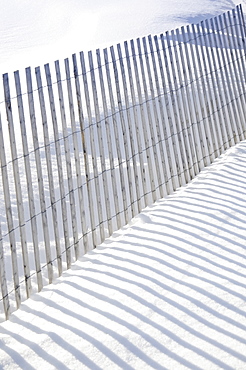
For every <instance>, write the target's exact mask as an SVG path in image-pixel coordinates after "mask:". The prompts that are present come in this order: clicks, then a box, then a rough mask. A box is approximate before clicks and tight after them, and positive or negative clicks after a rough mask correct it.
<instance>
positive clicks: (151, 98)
mask: <svg viewBox="0 0 246 370" xmlns="http://www.w3.org/2000/svg"><path fill="white" fill-rule="evenodd" d="M245 56H246V54H243V55H242V56H240V57H238V58H235V59H233V60H231V61H229V62H228V63H226V64H224V65H222V66H221V67H219V68H217V69H214V70H212V71H209V72H208V73H205V74H203V75H200V76H198V78H194V79H192V80H190V81H189V82H188V83H187V84H181V86H179V87H177V88H176V89H172V90H167V91H166V92H163V93H161V94H157V95H155V96H154V97H150V98H149V99H146V100H144V101H143V102H142V103H136V104H132V105H131V106H129V107H126V108H122V109H117V108H116V112H114V113H112V114H109V115H107V116H104V117H103V118H102V119H100V120H99V121H95V122H93V123H90V124H89V125H88V126H86V127H84V128H80V129H79V130H76V131H74V132H71V134H68V135H66V136H62V137H59V138H58V139H56V140H54V141H51V142H49V144H44V145H41V146H39V147H38V148H35V149H33V150H30V151H29V153H28V154H26V155H24V154H22V155H20V156H18V157H17V158H14V159H11V160H10V161H8V162H7V163H6V164H5V165H4V166H3V167H5V166H9V165H10V164H12V163H13V162H15V161H18V160H20V159H22V158H25V157H28V156H30V155H31V154H33V153H35V152H36V151H38V150H41V149H45V148H46V147H50V146H52V145H53V144H56V143H57V142H61V141H65V140H66V139H69V138H70V137H72V136H73V135H75V134H79V133H83V132H86V131H87V130H90V129H91V128H93V127H94V126H97V125H99V124H101V123H102V122H104V121H106V120H108V119H110V118H114V117H115V116H117V115H118V114H119V113H121V112H127V111H129V110H131V109H134V108H137V107H142V106H144V105H146V104H147V103H149V102H152V101H154V100H156V99H159V98H161V97H165V96H168V95H169V94H173V93H177V92H178V91H180V90H182V89H186V88H187V87H189V86H191V85H192V84H193V83H195V82H196V83H197V82H198V81H199V80H201V79H203V78H204V77H209V76H212V75H213V74H215V73H216V72H219V71H221V70H223V69H224V68H225V67H227V66H230V65H231V64H234V63H235V62H238V61H239V60H243V59H244V57H245ZM87 121H88V120H84V122H87Z"/></svg>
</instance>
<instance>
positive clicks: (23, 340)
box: [1, 317, 99, 370]
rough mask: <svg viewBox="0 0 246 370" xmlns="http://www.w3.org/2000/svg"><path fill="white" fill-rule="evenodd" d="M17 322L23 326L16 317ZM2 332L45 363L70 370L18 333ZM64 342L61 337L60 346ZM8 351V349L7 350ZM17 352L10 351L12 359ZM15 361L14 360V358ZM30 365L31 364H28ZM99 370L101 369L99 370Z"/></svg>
mask: <svg viewBox="0 0 246 370" xmlns="http://www.w3.org/2000/svg"><path fill="white" fill-rule="evenodd" d="M15 320H16V321H17V322H18V321H19V322H20V323H21V325H22V322H21V320H20V319H18V318H17V317H15ZM28 325H31V324H30V323H28ZM1 332H2V333H3V334H6V335H8V336H9V337H11V338H14V339H15V340H16V341H18V342H19V343H21V344H25V345H26V346H27V347H29V348H32V350H33V351H34V352H35V353H36V354H37V355H38V356H39V357H42V358H43V359H44V360H45V361H47V362H49V363H50V364H51V365H53V366H54V367H55V368H56V369H59V370H60V369H61V370H69V369H68V367H67V366H65V365H64V364H63V363H62V362H61V361H59V360H58V359H57V358H56V357H54V356H52V355H50V354H49V353H47V352H46V351H44V350H43V349H42V347H40V346H39V345H38V344H36V343H34V342H33V341H30V340H28V339H27V338H23V336H21V335H19V334H17V333H13V332H12V331H8V330H7V329H5V328H1ZM40 333H41V334H43V333H44V331H41V329H40ZM46 333H47V334H48V335H49V334H50V333H49V332H46ZM62 342H63V339H62V338H60V337H59V342H58V344H59V343H60V344H61V343H62ZM5 350H6V349H5ZM12 351H13V352H16V351H15V350H12V348H11V349H9V355H10V357H12V358H13V354H12V353H11V352H12ZM13 359H14V358H13ZM22 361H23V362H26V360H25V359H24V358H23V357H20V355H19V358H18V364H21V363H22ZM28 365H29V364H28ZM29 366H30V368H31V369H33V367H31V365H29ZM25 369H28V367H25ZM98 370H99V369H98Z"/></svg>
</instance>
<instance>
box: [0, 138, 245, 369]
mask: <svg viewBox="0 0 246 370" xmlns="http://www.w3.org/2000/svg"><path fill="white" fill-rule="evenodd" d="M245 180H246V141H244V142H242V143H240V144H238V145H237V146H235V147H233V148H231V149H230V150H229V151H228V152H227V153H225V154H224V155H223V156H222V157H220V159H218V160H216V161H215V163H213V164H212V165H210V166H209V167H208V168H206V169H204V170H203V171H202V172H201V174H200V175H198V177H197V178H196V179H194V180H193V181H192V183H190V184H188V185H187V186H186V187H184V188H181V189H179V190H178V191H177V192H176V193H175V194H173V195H172V196H168V197H167V198H166V199H163V200H161V201H159V202H157V203H156V204H155V205H153V206H152V207H149V208H148V209H146V210H145V211H144V212H142V213H141V214H140V215H139V216H138V217H136V218H135V219H134V220H133V221H132V223H131V225H128V226H127V227H125V228H124V229H123V230H120V231H118V232H116V233H115V234H114V235H113V237H111V238H110V239H109V240H108V241H107V242H105V243H104V244H103V245H102V246H100V247H99V248H97V249H96V250H94V251H93V252H91V253H89V254H88V255H86V256H85V257H84V258H82V260H81V261H79V262H77V263H76V264H75V265H74V266H73V268H72V269H71V270H69V271H67V272H65V273H64V275H63V277H62V278H59V279H58V280H57V282H56V283H55V284H52V285H50V286H47V287H45V288H44V290H43V292H42V293H40V294H36V295H34V296H33V297H32V298H31V299H29V300H27V301H25V302H24V303H22V305H21V309H20V310H18V311H16V312H15V313H14V314H12V315H11V319H10V321H8V322H4V323H2V324H1V326H0V333H1V334H0V368H1V369H11V370H13V369H19V368H21V369H25V370H28V369H35V370H37V369H42V370H43V369H46V370H48V369H59V370H60V369H85V368H89V369H93V370H94V369H120V368H121V369H139V370H140V369H141V370H143V369H163V368H166V369H185V368H189V369H245V368H246V302H245V293H246V269H245V268H246V258H245V256H246V255H245V250H246V247H245V237H246V233H245V230H246V227H245V222H246V182H245Z"/></svg>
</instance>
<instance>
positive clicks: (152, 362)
mask: <svg viewBox="0 0 246 370" xmlns="http://www.w3.org/2000/svg"><path fill="white" fill-rule="evenodd" d="M38 299H39V300H41V301H43V302H44V303H45V304H46V305H47V306H49V305H50V306H51V307H54V308H56V309H58V310H59V311H62V312H63V314H66V315H68V316H71V317H73V318H76V319H77V320H79V321H82V322H84V323H86V324H87V325H90V326H91V327H94V328H96V329H97V330H100V331H101V332H104V333H105V334H107V335H111V337H112V338H114V339H115V340H116V341H117V342H118V343H120V344H122V345H123V346H125V348H126V349H128V350H130V351H131V352H132V353H135V354H136V355H137V356H138V357H139V358H140V359H142V360H143V361H145V362H146V363H147V364H149V366H152V367H153V368H154V369H163V370H165V368H164V367H162V366H161V365H160V364H159V363H157V362H156V361H155V360H153V359H151V358H149V357H148V356H147V355H146V354H145V353H144V352H143V351H141V350H140V349H139V348H138V347H137V346H135V345H134V344H133V343H131V342H130V341H129V340H128V339H127V338H125V337H124V336H122V335H121V334H119V333H116V332H114V331H113V330H111V329H109V328H106V327H105V326H103V325H101V324H99V323H96V322H94V321H92V320H90V319H88V318H86V317H84V316H82V315H80V314H78V313H75V312H73V311H71V310H69V309H67V308H65V307H64V306H60V305H59V304H57V303H55V302H54V301H51V300H49V299H48V298H43V297H41V296H39V297H38ZM49 302H50V303H49ZM23 310H24V311H26V312H32V313H33V314H36V315H37V317H42V318H43V319H44V320H46V321H51V322H53V324H56V325H58V326H60V327H63V328H64V329H67V330H70V331H71V332H73V333H74V334H77V335H78V336H80V337H82V338H83V339H85V340H87V341H88V342H90V343H92V344H93V345H94V346H95V347H97V348H98V350H99V351H100V352H103V353H104V355H105V356H107V357H108V358H109V359H110V360H111V361H113V362H114V363H115V364H117V365H119V366H121V367H122V368H123V369H129V370H130V369H131V370H134V369H133V368H132V367H131V366H130V365H129V364H128V363H127V362H125V361H124V360H122V359H121V358H120V357H119V356H118V355H116V354H115V353H114V352H113V351H112V350H111V349H109V348H108V347H106V346H105V345H104V344H103V343H102V342H100V341H99V340H97V339H95V338H93V337H91V336H90V335H89V334H87V333H85V332H82V331H81V330H79V329H77V328H74V327H71V326H69V325H68V324H66V323H64V322H61V321H59V320H58V319H55V318H54V317H50V316H49V315H47V314H45V313H44V312H39V311H37V310H35V309H33V308H32V309H31V310H30V311H29V310H28V308H27V307H26V306H24V307H23ZM28 325H29V323H28ZM30 326H32V329H33V330H35V328H36V329H39V328H38V327H37V326H35V325H34V324H30ZM39 330H40V329H39ZM93 369H94V368H93Z"/></svg>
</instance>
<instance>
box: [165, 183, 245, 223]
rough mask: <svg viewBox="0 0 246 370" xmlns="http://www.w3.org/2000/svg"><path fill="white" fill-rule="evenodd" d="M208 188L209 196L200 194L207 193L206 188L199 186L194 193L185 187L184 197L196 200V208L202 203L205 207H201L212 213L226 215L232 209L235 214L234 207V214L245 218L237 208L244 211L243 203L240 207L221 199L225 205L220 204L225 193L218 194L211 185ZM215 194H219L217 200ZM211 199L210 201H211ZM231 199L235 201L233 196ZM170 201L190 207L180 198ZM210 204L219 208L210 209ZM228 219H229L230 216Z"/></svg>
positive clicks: (243, 213)
mask: <svg viewBox="0 0 246 370" xmlns="http://www.w3.org/2000/svg"><path fill="white" fill-rule="evenodd" d="M209 186H210V193H209V194H206V193H204V192H203V193H202V194H201V191H202V190H205V191H208V188H202V187H201V186H200V187H199V188H196V189H195V190H198V192H196V191H194V190H193V188H192V189H191V188H188V187H187V189H185V192H186V193H187V194H186V196H187V198H189V199H193V200H198V201H199V205H197V207H199V206H200V204H201V203H204V204H205V205H202V206H203V207H204V208H207V209H211V210H213V211H214V210H215V211H218V210H223V212H227V213H228V211H226V210H227V209H228V208H229V209H232V210H233V211H234V212H235V206H236V212H237V213H239V214H241V215H242V216H244V217H245V211H240V210H239V208H242V209H243V210H245V205H244V203H245V202H244V203H243V205H240V204H239V203H236V202H233V201H229V200H227V199H223V203H226V205H223V204H221V199H222V197H224V196H225V193H222V192H219V191H218V190H216V189H212V186H211V184H209ZM226 190H228V189H226ZM215 193H218V194H220V197H219V198H218V197H215V196H214V194H215ZM189 194H191V195H192V196H193V197H192V198H191V197H189ZM195 195H196V196H197V198H195V197H194V196H195ZM207 198H208V199H209V202H207ZM211 199H212V201H211ZM233 199H235V197H234V196H233ZM171 201H172V202H174V203H176V202H180V203H184V204H188V205H189V207H190V205H191V204H190V203H189V202H187V201H185V200H183V199H181V198H173V199H172V200H171ZM216 201H217V202H216ZM218 201H219V202H218ZM240 202H242V199H240ZM211 203H212V204H213V206H219V208H212V207H210V204H211ZM234 205H235V206H234ZM188 209H189V208H188ZM230 217H231V214H230ZM238 219H239V220H240V218H238ZM240 221H241V220H240ZM241 222H242V221H241Z"/></svg>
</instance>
